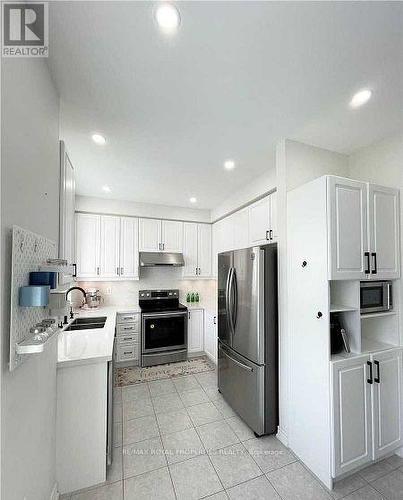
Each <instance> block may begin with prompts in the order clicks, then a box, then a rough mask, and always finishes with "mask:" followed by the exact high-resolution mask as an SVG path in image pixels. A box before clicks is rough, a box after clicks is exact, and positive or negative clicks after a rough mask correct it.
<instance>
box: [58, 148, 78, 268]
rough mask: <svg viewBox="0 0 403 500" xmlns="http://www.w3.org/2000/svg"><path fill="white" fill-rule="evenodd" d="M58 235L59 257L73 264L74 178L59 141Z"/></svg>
mask: <svg viewBox="0 0 403 500" xmlns="http://www.w3.org/2000/svg"><path fill="white" fill-rule="evenodd" d="M60 161H61V166H60V233H59V257H60V258H61V259H66V260H67V262H68V263H69V264H72V263H73V262H75V256H74V252H75V242H74V240H75V230H74V224H75V217H74V210H75V176H74V168H73V165H72V164H71V162H70V158H69V157H68V155H67V152H66V149H65V146H64V142H63V141H60Z"/></svg>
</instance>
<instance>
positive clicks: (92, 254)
mask: <svg viewBox="0 0 403 500" xmlns="http://www.w3.org/2000/svg"><path fill="white" fill-rule="evenodd" d="M100 227H101V217H100V216H99V215H92V214H77V215H76V259H77V277H78V278H96V277H98V276H99V274H100V267H99V266H100V264H99V257H100V255H99V253H100V252H99V250H100V242H101V239H100Z"/></svg>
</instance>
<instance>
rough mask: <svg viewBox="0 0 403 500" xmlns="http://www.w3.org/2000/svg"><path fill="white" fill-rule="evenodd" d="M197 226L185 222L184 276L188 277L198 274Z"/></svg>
mask: <svg viewBox="0 0 403 500" xmlns="http://www.w3.org/2000/svg"><path fill="white" fill-rule="evenodd" d="M197 226H198V225H197V224H194V223H191V222H185V223H184V224H183V259H184V261H185V266H184V268H183V276H184V277H188V278H195V277H196V276H197V267H198V265H197V264H198V263H197V233H198V230H197Z"/></svg>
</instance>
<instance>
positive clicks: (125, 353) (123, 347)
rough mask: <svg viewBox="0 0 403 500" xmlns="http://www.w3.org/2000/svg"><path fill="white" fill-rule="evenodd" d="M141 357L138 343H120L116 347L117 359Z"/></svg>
mask: <svg viewBox="0 0 403 500" xmlns="http://www.w3.org/2000/svg"><path fill="white" fill-rule="evenodd" d="M138 357H139V349H138V345H134V344H118V345H117V349H116V361H117V362H118V363H119V362H120V361H130V360H136V359H138Z"/></svg>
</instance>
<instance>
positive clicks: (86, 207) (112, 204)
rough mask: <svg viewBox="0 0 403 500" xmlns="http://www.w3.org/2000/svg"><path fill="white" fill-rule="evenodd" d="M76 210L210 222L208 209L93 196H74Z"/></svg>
mask: <svg viewBox="0 0 403 500" xmlns="http://www.w3.org/2000/svg"><path fill="white" fill-rule="evenodd" d="M76 211H77V212H93V213H102V214H109V215H128V216H136V217H154V218H157V219H158V218H162V219H176V220H185V221H193V222H210V210H198V209H192V208H183V207H172V206H169V205H154V204H151V203H136V202H134V201H122V200H113V199H109V198H96V197H93V196H80V195H77V196H76Z"/></svg>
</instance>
